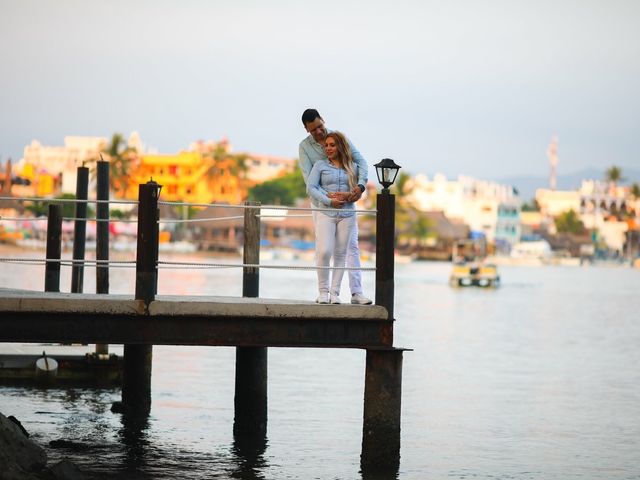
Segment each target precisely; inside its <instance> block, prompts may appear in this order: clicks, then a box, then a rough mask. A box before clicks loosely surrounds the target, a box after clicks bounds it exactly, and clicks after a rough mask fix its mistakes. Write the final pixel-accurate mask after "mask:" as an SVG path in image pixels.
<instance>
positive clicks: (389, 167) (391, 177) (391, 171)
mask: <svg viewBox="0 0 640 480" xmlns="http://www.w3.org/2000/svg"><path fill="white" fill-rule="evenodd" d="M374 167H376V175H377V176H378V182H380V185H382V193H389V187H390V186H391V185H393V182H395V181H396V176H397V175H398V170H400V168H401V167H400V165H396V162H394V161H393V160H391V159H390V158H383V159H382V160H380V162H378V163H376V164H375V165H374Z"/></svg>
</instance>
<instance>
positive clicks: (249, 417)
mask: <svg viewBox="0 0 640 480" xmlns="http://www.w3.org/2000/svg"><path fill="white" fill-rule="evenodd" d="M245 206H247V207H251V206H254V207H256V208H245V211H244V253H243V263H244V264H245V265H257V264H258V263H259V262H260V217H259V214H260V204H259V203H257V202H245ZM259 291H260V269H259V268H257V267H243V270H242V296H243V297H251V298H256V297H258V296H259ZM235 382H236V383H235V397H234V408H235V417H234V422H233V432H234V434H235V435H241V434H246V435H256V434H258V435H265V434H266V431H267V348H266V347H236V378H235Z"/></svg>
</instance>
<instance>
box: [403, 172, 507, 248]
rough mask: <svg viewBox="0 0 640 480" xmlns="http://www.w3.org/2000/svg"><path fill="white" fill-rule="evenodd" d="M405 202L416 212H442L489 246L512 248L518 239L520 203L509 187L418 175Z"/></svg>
mask: <svg viewBox="0 0 640 480" xmlns="http://www.w3.org/2000/svg"><path fill="white" fill-rule="evenodd" d="M409 188H410V189H411V193H410V194H409V195H408V200H409V201H410V202H411V203H412V204H413V205H414V206H415V207H416V208H418V209H419V210H422V211H429V210H441V211H443V212H444V214H445V215H446V216H447V218H450V219H458V220H461V221H462V222H464V223H465V224H467V225H468V226H469V228H470V229H471V230H472V231H477V232H482V233H484V235H485V236H486V238H487V240H488V241H490V242H494V241H495V242H498V243H499V242H505V243H507V244H509V245H513V244H515V243H516V242H518V240H519V239H520V201H519V199H518V196H517V195H516V193H515V192H514V190H513V188H512V187H511V186H509V185H502V184H499V183H496V182H489V181H485V180H477V179H474V178H471V177H466V176H459V177H458V179H457V180H447V178H446V177H445V176H444V175H441V174H437V175H435V176H434V177H433V180H432V181H430V180H429V179H428V177H427V176H426V175H422V174H421V175H417V176H416V177H414V178H413V179H412V180H411V184H410V185H409Z"/></svg>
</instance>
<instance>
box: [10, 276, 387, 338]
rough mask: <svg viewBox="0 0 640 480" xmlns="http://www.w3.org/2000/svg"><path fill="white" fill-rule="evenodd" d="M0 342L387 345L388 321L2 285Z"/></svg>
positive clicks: (310, 306) (345, 310)
mask: <svg viewBox="0 0 640 480" xmlns="http://www.w3.org/2000/svg"><path fill="white" fill-rule="evenodd" d="M0 341H2V342H52V343H107V344H108V343H116V344H148V345H215V346H259V347H346V348H390V347H392V345H393V321H391V320H388V314H387V310H386V309H385V308H384V307H381V306H376V305H368V306H361V305H317V304H315V303H311V302H305V301H296V300H278V299H266V298H241V297H214V296H157V297H156V298H155V300H153V301H152V302H150V303H149V305H148V307H147V306H146V305H145V303H144V302H143V301H142V300H135V299H134V297H133V296H132V295H111V294H109V295H98V294H86V293H84V294H72V293H47V292H36V291H27V290H11V289H0Z"/></svg>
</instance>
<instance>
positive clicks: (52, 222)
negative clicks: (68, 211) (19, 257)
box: [44, 204, 62, 292]
mask: <svg viewBox="0 0 640 480" xmlns="http://www.w3.org/2000/svg"><path fill="white" fill-rule="evenodd" d="M61 253H62V206H61V205H54V204H49V216H48V217H47V253H46V258H47V260H58V261H53V262H50V261H47V262H46V266H45V272H44V291H45V292H59V291H60V261H59V260H60V255H61Z"/></svg>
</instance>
